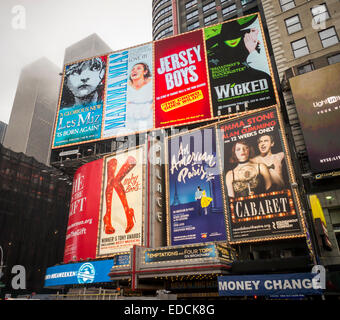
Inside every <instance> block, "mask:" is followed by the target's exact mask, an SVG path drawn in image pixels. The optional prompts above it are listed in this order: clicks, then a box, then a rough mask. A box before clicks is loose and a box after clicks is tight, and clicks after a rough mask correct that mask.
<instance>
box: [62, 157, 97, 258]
mask: <svg viewBox="0 0 340 320" xmlns="http://www.w3.org/2000/svg"><path fill="white" fill-rule="evenodd" d="M102 168H103V159H99V160H96V161H93V162H90V163H87V164H85V165H83V166H82V167H80V168H79V169H78V170H77V171H76V173H75V175H74V178H73V188H72V195H71V201H70V211H69V220H68V225H67V231H66V241H65V249H64V263H67V262H70V261H79V260H80V259H84V260H85V259H94V258H95V257H96V248H97V245H96V244H97V231H98V212H99V208H100V188H101V176H102Z"/></svg>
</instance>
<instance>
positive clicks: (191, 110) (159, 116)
mask: <svg viewBox="0 0 340 320" xmlns="http://www.w3.org/2000/svg"><path fill="white" fill-rule="evenodd" d="M154 46H155V75H156V77H155V127H158V128H159V127H168V126H174V125H180V124H184V123H188V122H195V121H202V120H204V119H209V118H211V112H210V101H209V90H208V79H207V71H206V60H205V51H204V41H203V34H202V30H198V31H194V32H190V33H186V34H183V35H180V36H177V37H172V38H169V39H164V40H160V41H157V42H155V44H154Z"/></svg>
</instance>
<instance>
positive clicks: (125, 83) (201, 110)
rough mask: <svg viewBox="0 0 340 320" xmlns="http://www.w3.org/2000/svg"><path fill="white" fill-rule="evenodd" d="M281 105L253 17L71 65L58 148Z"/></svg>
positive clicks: (56, 137) (257, 22)
mask: <svg viewBox="0 0 340 320" xmlns="http://www.w3.org/2000/svg"><path fill="white" fill-rule="evenodd" d="M231 35H232V36H233V37H236V38H235V39H229V36H231ZM250 40H253V43H254V44H256V45H253V46H249V41H250ZM235 52H236V53H235ZM222 57H223V59H222ZM225 57H227V58H225ZM276 101H278V98H277V92H276V87H275V83H274V79H273V72H272V67H271V64H270V59H269V55H268V50H267V46H266V43H265V38H264V35H263V28H262V24H261V21H260V15H259V14H251V15H248V16H245V17H242V18H237V19H233V20H230V21H227V22H224V23H222V24H217V25H214V26H211V27H206V28H202V29H198V30H194V31H190V32H187V33H184V34H180V35H176V36H172V37H169V38H165V39H161V40H157V41H153V42H150V43H146V44H141V45H138V46H135V47H131V48H127V49H123V50H119V51H115V52H110V53H107V54H105V55H101V56H96V57H91V58H88V59H83V60H79V61H75V62H72V63H70V64H67V65H65V66H64V72H63V77H62V83H61V88H60V96H59V103H58V110H57V117H56V122H55V129H54V136H53V144H52V149H57V148H61V147H65V146H71V145H79V144H83V143H86V142H93V141H99V140H103V139H109V138H115V137H120V136H126V135H130V134H136V133H142V132H148V131H152V130H156V129H158V128H169V127H172V126H182V125H186V124H190V123H195V122H203V121H207V120H213V119H217V118H220V117H227V116H228V115H230V114H235V113H236V112H239V111H246V109H247V110H252V109H255V108H262V107H267V106H270V105H274V104H275V103H276ZM246 106H247V108H246Z"/></svg>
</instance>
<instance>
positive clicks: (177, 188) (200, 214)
mask: <svg viewBox="0 0 340 320" xmlns="http://www.w3.org/2000/svg"><path fill="white" fill-rule="evenodd" d="M166 144H167V147H168V151H167V152H168V154H167V156H166V159H167V161H168V165H167V168H166V178H167V184H166V186H167V219H168V224H167V225H168V244H169V245H182V244H192V243H201V242H209V241H226V240H227V234H226V224H225V214H224V206H223V196H222V190H221V177H220V168H219V162H218V160H217V151H216V132H215V129H214V127H206V128H205V129H200V130H193V131H191V132H189V133H186V134H182V135H177V136H173V137H171V138H170V139H168V141H167V143H166Z"/></svg>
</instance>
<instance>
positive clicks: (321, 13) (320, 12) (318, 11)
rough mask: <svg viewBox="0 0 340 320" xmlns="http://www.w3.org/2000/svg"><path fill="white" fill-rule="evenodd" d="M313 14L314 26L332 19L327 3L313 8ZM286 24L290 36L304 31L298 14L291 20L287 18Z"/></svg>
mask: <svg viewBox="0 0 340 320" xmlns="http://www.w3.org/2000/svg"><path fill="white" fill-rule="evenodd" d="M311 13H312V16H313V22H312V23H313V24H314V25H319V24H320V23H322V22H324V21H326V20H327V19H329V18H330V16H329V13H328V10H327V6H326V4H325V3H323V4H320V5H318V6H315V7H313V8H311ZM285 24H286V28H287V32H288V34H292V33H295V32H298V31H300V30H302V25H301V22H300V17H299V15H298V14H296V15H294V16H292V17H290V18H287V19H286V20H285Z"/></svg>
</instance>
